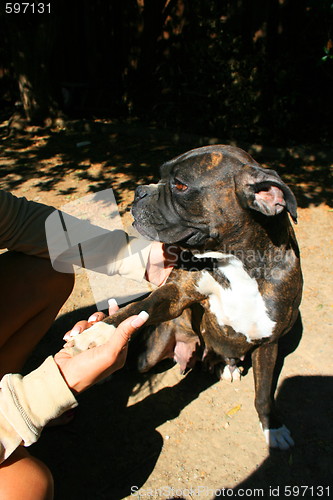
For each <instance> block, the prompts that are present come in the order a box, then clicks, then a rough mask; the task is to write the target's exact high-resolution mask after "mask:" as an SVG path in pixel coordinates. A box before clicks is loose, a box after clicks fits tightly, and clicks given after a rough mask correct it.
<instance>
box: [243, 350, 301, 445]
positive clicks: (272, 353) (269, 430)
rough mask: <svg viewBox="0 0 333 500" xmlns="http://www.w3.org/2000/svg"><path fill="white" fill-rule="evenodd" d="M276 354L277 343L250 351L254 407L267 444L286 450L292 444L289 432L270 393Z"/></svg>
mask: <svg viewBox="0 0 333 500" xmlns="http://www.w3.org/2000/svg"><path fill="white" fill-rule="evenodd" d="M277 354H278V344H277V343H276V342H273V343H271V344H264V345H262V346H260V347H257V348H256V349H255V350H254V351H253V352H252V365H253V374H254V384H255V407H256V410H257V412H258V415H259V420H260V425H261V428H262V430H263V433H264V436H265V439H266V442H267V444H269V446H270V447H272V448H280V449H281V450H287V449H288V448H290V446H293V445H294V441H293V439H292V438H291V436H290V432H289V430H288V429H287V427H286V426H285V425H282V424H281V423H280V421H279V419H278V418H277V416H276V415H275V410H274V396H273V394H272V384H273V375H274V369H275V364H276V358H277Z"/></svg>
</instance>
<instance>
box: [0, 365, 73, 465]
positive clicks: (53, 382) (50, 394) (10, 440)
mask: <svg viewBox="0 0 333 500" xmlns="http://www.w3.org/2000/svg"><path fill="white" fill-rule="evenodd" d="M76 406H77V401H76V399H75V397H74V395H73V394H72V392H71V390H70V389H69V387H68V386H67V384H66V382H65V381H64V379H63V377H62V375H61V373H60V371H59V369H58V366H57V365H56V363H55V361H54V359H53V358H52V357H51V356H49V357H48V358H47V359H46V360H45V361H44V363H43V364H42V365H41V366H40V367H39V368H37V369H36V370H34V371H33V372H31V373H29V374H28V375H26V376H25V377H23V376H22V375H19V374H7V375H5V376H4V377H3V379H2V380H1V382H0V462H1V461H3V460H5V459H6V458H8V457H9V456H10V455H11V453H12V452H13V451H14V450H15V449H16V448H17V447H18V446H19V445H20V444H22V443H23V444H24V446H29V445H31V444H32V443H35V442H36V441H37V439H38V438H39V436H40V434H41V431H42V429H43V427H44V426H45V425H46V424H47V422H49V421H50V420H52V419H53V418H55V417H58V416H59V415H61V414H62V413H63V412H65V411H67V410H69V409H71V408H75V407H76Z"/></svg>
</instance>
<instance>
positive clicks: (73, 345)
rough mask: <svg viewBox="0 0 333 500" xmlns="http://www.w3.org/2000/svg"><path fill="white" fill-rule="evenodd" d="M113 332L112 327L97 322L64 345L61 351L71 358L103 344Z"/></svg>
mask: <svg viewBox="0 0 333 500" xmlns="http://www.w3.org/2000/svg"><path fill="white" fill-rule="evenodd" d="M114 331H115V327H114V326H112V325H108V324H107V323H103V321H99V322H98V323H95V324H94V325H93V326H91V327H90V328H87V330H84V332H82V333H80V334H79V335H77V336H76V337H72V339H71V340H70V341H69V342H67V343H66V344H65V345H64V347H63V349H64V350H65V351H67V352H69V353H70V354H71V355H72V356H75V355H76V354H80V352H82V351H86V350H87V349H91V348H93V347H96V346H98V345H102V344H105V343H106V342H107V341H108V340H110V338H111V335H112V334H113V332H114Z"/></svg>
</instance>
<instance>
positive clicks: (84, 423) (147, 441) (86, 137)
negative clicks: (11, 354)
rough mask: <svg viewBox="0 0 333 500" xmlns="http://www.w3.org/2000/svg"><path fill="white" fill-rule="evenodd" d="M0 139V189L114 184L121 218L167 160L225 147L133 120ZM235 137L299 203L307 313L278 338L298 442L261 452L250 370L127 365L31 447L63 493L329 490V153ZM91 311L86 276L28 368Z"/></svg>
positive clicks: (80, 496)
mask: <svg viewBox="0 0 333 500" xmlns="http://www.w3.org/2000/svg"><path fill="white" fill-rule="evenodd" d="M0 134H1V135H2V138H3V140H2V151H1V155H0V172H1V184H0V187H1V188H3V189H8V190H11V191H12V192H13V193H14V194H16V195H19V196H26V197H27V198H28V199H31V200H35V201H39V202H42V203H47V204H51V205H54V206H56V207H62V206H63V205H65V204H66V203H68V202H69V201H72V200H75V199H77V198H80V197H82V196H84V195H85V194H88V193H90V192H96V191H100V190H102V189H105V188H109V187H112V188H113V189H114V191H115V192H116V195H117V201H118V205H119V207H120V210H121V212H122V214H123V215H124V218H125V220H126V221H127V222H128V220H129V219H128V218H129V215H128V213H127V212H126V209H127V207H128V206H129V205H130V203H131V201H132V198H133V190H134V188H135V186H136V185H137V184H140V183H145V182H147V181H151V180H152V179H156V177H157V176H158V166H159V165H160V164H161V163H162V162H163V161H165V160H167V159H169V158H171V157H172V156H174V155H176V154H178V153H182V152H184V151H186V150H188V149H191V148H193V147H198V146H200V145H204V144H208V143H218V142H220V143H223V142H224V141H223V139H221V138H204V137H193V136H190V135H186V134H174V133H173V132H171V131H167V130H163V131H161V130H159V129H158V128H157V127H155V128H154V127H147V126H145V125H143V124H140V123H136V122H132V123H115V122H103V121H95V122H88V121H82V122H75V123H72V124H69V125H68V126H67V127H66V128H59V129H57V130H53V131H45V130H41V129H34V128H30V129H28V130H27V131H25V132H22V131H21V132H19V133H18V134H12V135H10V136H9V137H8V136H7V135H6V134H7V123H6V122H4V123H3V124H2V125H1V126H0ZM83 142H86V144H83V145H82V143H83ZM80 143H81V144H80ZM238 145H239V146H241V147H244V149H247V150H248V151H250V152H251V153H252V154H253V156H254V157H255V158H256V159H257V160H258V161H261V162H263V163H264V164H265V165H267V166H269V167H272V168H275V169H276V170H277V171H278V172H279V174H280V175H281V176H282V177H283V178H284V180H286V181H287V182H288V184H289V185H290V186H291V188H292V189H293V190H294V192H295V194H296V197H297V199H298V202H299V224H298V225H297V226H296V227H295V230H296V234H297V237H298V240H299V244H300V248H301V255H302V262H303V272H304V280H305V285H304V295H303V301H302V306H301V319H300V320H299V321H298V323H297V325H296V327H295V328H294V330H293V332H292V333H291V334H289V335H288V336H287V337H286V338H285V339H284V341H283V343H282V345H281V354H282V355H285V357H284V359H283V360H282V361H283V367H282V372H281V375H280V379H279V385H278V389H277V394H276V398H277V406H278V409H279V411H280V413H281V414H282V415H283V419H284V422H285V424H286V425H287V426H288V427H289V429H290V430H291V432H292V435H293V437H294V440H295V443H296V445H295V447H294V448H293V449H292V450H291V451H288V452H281V451H273V450H269V449H268V448H267V446H266V444H265V442H264V439H263V436H262V434H261V431H260V428H259V425H258V420H257V415H256V412H255V409H254V405H253V398H254V388H253V376H252V369H251V367H250V368H249V370H248V372H247V373H246V375H245V376H244V377H243V378H242V380H241V381H240V382H239V383H233V384H229V383H227V382H225V381H218V380H217V379H216V378H215V377H213V376H212V375H210V374H208V373H204V372H202V371H200V370H193V371H191V372H189V373H188V374H187V375H186V376H185V377H183V376H181V375H180V374H179V369H178V367H177V366H173V365H172V363H171V364H170V363H162V364H161V366H159V367H158V368H157V369H156V370H155V372H154V373H150V374H148V375H146V376H142V375H139V374H138V373H136V371H135V370H133V369H130V368H125V369H124V370H122V371H121V372H119V373H117V374H116V375H114V376H113V378H112V379H111V380H109V381H107V382H105V383H103V384H100V385H98V386H95V387H94V388H92V389H90V390H89V391H87V392H86V393H85V394H83V395H81V396H80V404H79V407H78V411H77V414H76V416H75V419H74V421H73V422H72V423H70V424H69V425H67V426H63V427H57V428H50V429H47V430H45V431H44V432H43V434H42V437H41V439H40V441H39V442H38V443H37V444H36V445H34V446H32V447H31V453H32V454H33V455H35V456H37V457H39V458H41V459H42V460H43V461H45V462H46V463H47V465H48V466H49V467H50V469H51V470H52V472H53V474H54V477H55V482H56V499H57V500H104V499H105V500H116V499H122V498H133V496H134V497H137V498H141V499H142V498H151V499H157V498H162V499H172V498H184V499H192V498H197V497H199V498H208V499H210V500H212V499H214V498H216V497H217V496H219V495H220V496H222V497H223V496H243V497H261V498H271V497H274V496H278V494H279V496H281V497H282V498H284V497H288V496H291V497H292V498H294V497H305V498H326V497H328V493H329V491H328V489H327V488H328V486H329V485H330V486H331V488H332V485H331V484H330V483H331V482H332V463H333V453H332V451H333V430H332V429H333V427H332V418H333V403H332V389H333V367H332V361H331V360H332V354H333V348H332V345H333V342H332V333H333V328H332V326H333V301H332V282H333V276H332V268H333V256H332V243H333V231H332V229H333V203H332V184H333V183H332V177H331V172H332V170H331V168H332V154H331V153H330V152H329V151H325V150H324V149H323V148H321V147H318V146H317V147H313V146H295V147H290V148H267V147H264V146H262V145H246V144H238ZM113 295H114V294H113V290H110V297H112V296H113ZM94 310H95V305H94V299H93V296H92V293H91V290H90V287H89V282H88V280H87V277H86V276H85V275H84V274H79V275H78V276H77V278H76V285H75V288H74V291H73V293H72V295H71V297H70V298H69V300H68V301H67V303H66V304H65V305H64V307H63V308H62V310H61V311H60V313H59V316H58V318H57V320H56V321H55V323H54V325H53V326H52V328H51V329H50V331H49V332H48V333H47V335H46V337H45V338H44V339H43V340H42V342H41V343H40V345H39V346H38V348H37V349H36V351H35V352H34V354H33V356H32V357H31V360H30V361H29V363H28V365H27V367H26V369H27V370H28V369H31V368H33V367H34V366H36V365H38V363H39V362H40V361H41V360H42V359H44V358H45V356H46V355H48V354H49V353H54V352H55V351H56V350H57V349H58V348H59V347H60V346H61V345H62V342H61V338H62V335H63V334H64V332H65V331H67V330H68V329H69V328H70V327H71V326H72V325H73V324H74V323H75V321H77V320H78V319H82V318H86V317H87V316H88V315H89V314H90V313H91V312H93V311H94ZM321 487H323V488H324V489H323V490H322V489H321ZM332 492H333V490H332V489H331V490H330V493H331V494H332Z"/></svg>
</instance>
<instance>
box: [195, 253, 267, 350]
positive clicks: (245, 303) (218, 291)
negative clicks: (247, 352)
mask: <svg viewBox="0 0 333 500" xmlns="http://www.w3.org/2000/svg"><path fill="white" fill-rule="evenodd" d="M207 255H209V254H206V256H207ZM217 255H218V258H219V265H218V271H219V272H220V273H221V274H222V275H223V276H224V277H225V278H227V280H228V281H229V286H228V287H224V286H223V285H221V284H220V283H218V282H217V281H216V280H215V279H214V277H213V276H212V274H211V273H210V272H208V271H203V272H202V276H201V278H200V279H199V281H198V283H197V286H196V288H197V290H198V291H199V292H200V293H202V294H204V295H207V297H208V304H209V312H210V313H211V314H213V315H214V316H215V318H216V322H217V324H218V325H219V326H220V327H221V330H222V331H225V327H230V328H231V329H232V330H233V331H234V332H235V333H236V334H238V335H239V334H242V335H244V336H245V338H246V341H247V342H249V343H252V342H255V341H258V340H260V339H264V338H267V337H270V336H272V334H273V331H274V327H275V325H276V323H275V321H272V320H271V318H270V317H269V315H268V312H267V308H266V305H265V302H264V300H263V297H262V296H261V294H260V291H259V288H258V284H257V282H256V280H255V279H254V278H252V277H251V276H250V275H249V274H248V273H247V272H246V270H245V269H244V267H243V264H242V262H241V261H240V260H239V259H237V258H236V257H235V256H233V255H224V254H215V253H214V257H216V256H217ZM230 328H228V330H229V331H230ZM228 336H229V335H228Z"/></svg>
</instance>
